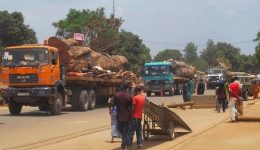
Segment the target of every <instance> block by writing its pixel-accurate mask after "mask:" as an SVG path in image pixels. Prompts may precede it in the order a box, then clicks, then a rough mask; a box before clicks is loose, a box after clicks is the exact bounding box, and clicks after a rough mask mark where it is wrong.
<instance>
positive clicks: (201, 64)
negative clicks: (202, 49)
mask: <svg viewBox="0 0 260 150" xmlns="http://www.w3.org/2000/svg"><path fill="white" fill-rule="evenodd" d="M195 67H196V70H199V71H204V72H206V71H207V70H208V69H209V65H208V63H207V62H206V61H205V59H204V58H202V57H199V58H198V59H197V61H196V62H195Z"/></svg>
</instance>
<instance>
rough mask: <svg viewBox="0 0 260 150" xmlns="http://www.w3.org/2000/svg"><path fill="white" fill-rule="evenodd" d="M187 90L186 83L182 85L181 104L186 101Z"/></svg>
mask: <svg viewBox="0 0 260 150" xmlns="http://www.w3.org/2000/svg"><path fill="white" fill-rule="evenodd" d="M187 97H188V90H187V83H184V84H183V86H182V98H183V102H187V101H188V98H187Z"/></svg>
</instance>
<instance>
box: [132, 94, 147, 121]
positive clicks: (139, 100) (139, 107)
mask: <svg viewBox="0 0 260 150" xmlns="http://www.w3.org/2000/svg"><path fill="white" fill-rule="evenodd" d="M144 101H145V97H144V96H143V95H136V96H134V98H133V105H135V107H134V110H133V114H132V118H142V114H143V106H144Z"/></svg>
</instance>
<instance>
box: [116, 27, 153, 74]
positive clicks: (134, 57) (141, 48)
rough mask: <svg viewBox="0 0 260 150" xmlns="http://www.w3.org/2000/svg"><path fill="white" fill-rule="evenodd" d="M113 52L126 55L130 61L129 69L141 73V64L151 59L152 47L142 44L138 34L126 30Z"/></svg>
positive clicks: (122, 32) (121, 34)
mask: <svg viewBox="0 0 260 150" xmlns="http://www.w3.org/2000/svg"><path fill="white" fill-rule="evenodd" d="M112 53H115V54H121V55H123V56H125V57H126V58H127V59H128V61H129V63H128V65H127V69H129V70H131V71H133V72H135V73H140V71H141V66H143V65H144V63H145V62H146V61H148V60H151V55H150V49H149V48H147V47H146V46H145V45H144V44H142V40H141V39H139V37H138V36H137V35H134V34H133V33H131V32H126V31H124V30H122V31H121V33H120V43H119V44H118V45H116V47H115V50H114V51H113V52H112Z"/></svg>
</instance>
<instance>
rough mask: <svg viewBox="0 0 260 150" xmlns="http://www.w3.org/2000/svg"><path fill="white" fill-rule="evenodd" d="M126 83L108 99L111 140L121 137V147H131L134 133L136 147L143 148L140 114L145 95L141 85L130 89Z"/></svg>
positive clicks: (126, 149) (124, 149)
mask: <svg viewBox="0 0 260 150" xmlns="http://www.w3.org/2000/svg"><path fill="white" fill-rule="evenodd" d="M129 89H130V86H129V85H128V84H127V83H124V84H122V85H121V86H120V88H119V90H118V92H117V93H116V94H115V95H112V97H111V99H110V100H109V113H110V115H111V129H112V131H111V135H112V139H111V142H114V138H116V137H119V138H121V139H122V142H121V149H123V150H129V149H131V148H132V143H133V137H134V134H135V133H136V138H137V149H142V148H143V140H142V115H143V106H144V103H145V96H144V95H143V94H142V93H141V87H140V86H135V87H132V89H130V90H129Z"/></svg>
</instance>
